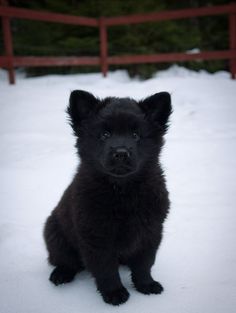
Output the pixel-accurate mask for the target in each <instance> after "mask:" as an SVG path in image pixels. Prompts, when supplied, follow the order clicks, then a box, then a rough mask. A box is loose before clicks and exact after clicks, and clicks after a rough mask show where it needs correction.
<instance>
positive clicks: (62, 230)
mask: <svg viewBox="0 0 236 313" xmlns="http://www.w3.org/2000/svg"><path fill="white" fill-rule="evenodd" d="M67 112H68V114H69V117H70V121H71V126H72V128H73V130H74V133H75V135H76V137H77V144H76V147H77V148H78V154H79V156H80V159H81V163H80V165H79V167H78V170H77V173H76V175H75V177H74V179H73V181H72V183H71V184H70V185H69V187H68V188H67V189H66V190H65V192H64V194H63V196H62V198H61V200H60V202H59V204H58V205H57V207H56V208H55V209H54V210H53V212H52V214H51V215H50V216H49V218H48V219H47V222H46V224H45V229H44V238H45V242H46V246H47V250H48V253H49V262H50V263H51V264H52V265H54V266H55V269H54V270H53V272H52V273H51V276H50V280H51V281H52V282H53V283H54V284H55V285H59V284H62V283H66V282H69V281H71V280H72V279H73V278H74V276H75V275H76V273H78V272H80V271H82V270H83V269H87V270H88V271H90V272H91V273H92V275H93V276H94V278H95V281H96V285H97V289H98V290H99V292H100V293H101V295H102V297H103V299H104V301H105V302H107V303H110V304H113V305H119V304H121V303H123V302H125V301H127V299H128V298H129V293H128V291H127V290H126V288H125V287H124V286H123V285H122V282H121V279H120V276H119V271H118V269H119V264H125V265H127V266H128V267H129V268H130V270H131V278H132V281H133V284H134V286H135V288H136V289H137V290H138V291H140V292H142V293H144V294H159V293H161V292H162V291H163V288H162V286H161V284H160V283H158V282H157V281H155V280H154V279H153V278H152V276H151V267H152V265H153V264H154V261H155V256H156V252H157V249H158V247H159V245H160V242H161V239H162V229H163V222H164V220H165V218H166V216H167V213H168V210H169V199H168V192H167V189H166V185H165V179H164V176H163V171H162V169H161V166H160V164H159V154H160V151H161V148H162V145H163V135H164V134H165V132H166V131H167V127H168V118H169V115H170V114H171V100H170V95H169V94H168V93H167V92H161V93H157V94H155V95H152V96H151V97H148V98H146V99H144V100H142V101H139V102H137V101H135V100H133V99H129V98H106V99H104V100H99V99H97V98H95V97H94V96H93V95H92V94H90V93H88V92H85V91H78V90H77V91H73V92H72V93H71V96H70V103H69V107H68V109H67Z"/></svg>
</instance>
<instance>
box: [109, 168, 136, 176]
mask: <svg viewBox="0 0 236 313" xmlns="http://www.w3.org/2000/svg"><path fill="white" fill-rule="evenodd" d="M106 171H107V174H109V175H111V176H114V177H126V176H129V175H131V174H133V173H134V172H135V171H136V168H134V167H130V166H119V167H117V166H116V167H112V168H106Z"/></svg>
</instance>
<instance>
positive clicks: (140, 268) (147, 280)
mask: <svg viewBox="0 0 236 313" xmlns="http://www.w3.org/2000/svg"><path fill="white" fill-rule="evenodd" d="M156 250H157V248H154V247H152V248H146V249H143V250H142V251H140V252H139V253H137V254H135V256H133V257H131V258H130V260H129V267H130V269H131V278H132V281H133V283H134V286H135V288H136V289H137V290H138V291H139V292H141V293H144V294H159V293H161V292H162V291H163V290H164V289H163V287H162V285H161V284H160V283H159V282H157V281H155V280H154V279H153V278H152V276H151V267H152V265H153V264H154V261H155V256H156Z"/></svg>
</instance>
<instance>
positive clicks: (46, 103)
mask: <svg viewBox="0 0 236 313" xmlns="http://www.w3.org/2000/svg"><path fill="white" fill-rule="evenodd" d="M73 89H85V90H88V91H91V92H93V93H95V94H96V95H97V96H99V97H104V96H110V95H116V96H131V97H134V98H137V99H140V98H143V97H145V96H147V95H150V94H152V93H155V92H159V91H163V90H166V91H169V92H170V93H171V94H172V99H173V107H174V113H173V116H172V126H171V128H170V130H169V134H168V135H167V136H166V139H167V141H166V146H165V149H164V151H163V154H162V163H163V166H164V168H165V169H166V174H167V180H168V187H169V190H170V196H171V201H172V208H171V213H170V215H169V218H168V220H167V222H166V225H165V236H164V240H163V242H162V245H161V248H160V250H159V252H158V255H157V259H156V263H155V266H154V267H153V275H154V277H155V278H156V279H158V280H159V281H160V282H161V283H162V284H163V286H164V287H165V292H164V293H163V294H162V295H158V296H156V295H151V296H145V295H142V294H139V293H138V292H136V291H135V290H134V289H133V288H132V285H131V281H130V277H129V272H128V270H126V269H121V276H122V280H123V282H124V284H125V286H126V287H127V288H128V290H129V291H130V294H131V297H130V299H129V301H128V302H127V303H126V304H124V305H121V306H120V307H112V306H110V305H107V304H105V303H104V302H103V301H102V298H101V297H100V295H99V294H98V293H97V292H96V288H95V286H94V282H93V279H92V278H91V276H90V275H89V274H88V273H81V274H80V275H78V276H77V277H76V279H75V281H73V282H72V283H70V284H68V285H63V286H59V287H55V286H53V285H52V284H51V283H49V281H48V276H49V273H50V271H51V270H52V268H51V267H50V266H49V265H48V264H47V261H46V258H47V254H46V249H45V246H44V242H43V239H42V228H43V224H44V221H45V219H46V217H47V216H48V215H49V213H50V211H51V210H52V209H53V207H54V206H55V205H56V203H57V201H58V200H59V198H60V196H61V193H62V192H63V190H64V188H65V187H66V186H67V184H68V183H69V182H70V179H71V178H72V175H73V173H74V169H75V167H76V164H77V159H76V155H75V149H74V146H73V145H74V138H73V136H72V131H71V129H70V127H69V125H68V124H67V118H66V115H65V112H64V111H65V108H66V105H67V102H68V97H69V93H70V91H72V90H73ZM0 136H1V139H0V140H1V141H0V149H1V153H0V171H1V182H0V200H1V209H0V278H1V279H0V312H1V313H31V312H32V313H42V312H43V313H53V312H57V313H78V312H81V313H87V312H91V313H93V312H96V313H101V312H122V313H123V312H130V313H132V312H135V313H145V312H147V313H154V312H159V313H167V312H168V313H172V312H175V313H199V312H201V313H202V312H207V313H222V312H227V313H233V312H235V308H236V244H235V241H236V206H235V203H236V178H235V177H236V173H235V169H236V81H233V80H231V79H230V77H229V74H228V73H217V74H214V75H210V74H207V73H206V72H200V73H196V72H191V71H188V70H186V69H184V68H179V67H176V66H174V67H172V68H171V69H169V70H167V71H163V72H159V73H158V74H156V75H155V76H154V77H153V78H152V79H149V80H146V81H139V80H138V79H135V80H131V79H129V77H128V75H127V74H126V72H124V71H117V72H114V73H110V74H109V76H108V78H106V79H104V78H103V77H102V76H101V75H100V74H87V75H70V76H46V77H40V78H30V79H26V78H24V76H23V75H22V74H21V75H20V74H19V75H18V77H17V84H16V85H15V86H9V85H8V83H7V78H6V73H5V72H3V71H1V72H0ZM55 186H56V187H55Z"/></svg>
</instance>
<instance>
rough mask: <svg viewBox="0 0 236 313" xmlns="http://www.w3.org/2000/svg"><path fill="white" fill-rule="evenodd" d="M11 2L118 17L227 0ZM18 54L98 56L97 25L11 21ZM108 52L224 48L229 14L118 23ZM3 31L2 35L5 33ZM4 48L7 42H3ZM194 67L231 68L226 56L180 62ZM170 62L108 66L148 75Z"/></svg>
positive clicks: (44, 70)
mask: <svg viewBox="0 0 236 313" xmlns="http://www.w3.org/2000/svg"><path fill="white" fill-rule="evenodd" d="M9 3H10V5H11V6H17V7H22V8H29V9H35V10H46V11H52V12H60V13H65V14H73V15H82V16H89V17H99V16H118V15H129V14H135V13H145V12H147V13H148V12H154V11H162V10H172V9H173V10H175V9H176V10H177V9H181V8H190V7H192V8H193V7H201V6H210V5H220V4H226V3H229V1H225V0H209V1H203V0H183V1H173V0H166V1H164V0H143V1H135V0H114V1H111V0H110V1H109V0H97V1H96V0H35V1H28V0H11V1H9ZM11 25H12V31H13V38H14V39H13V43H14V53H15V55H31V56H43V55H45V56H57V55H58V56H59V55H61V56H62V55H63V56H72V55H76V56H85V55H87V56H97V55H99V33H98V29H96V28H92V27H91V28H90V27H84V26H71V25H64V24H54V23H45V22H38V21H28V20H19V19H18V20H17V19H14V20H12V22H11ZM108 30H109V31H108V37H109V55H122V54H152V53H158V52H160V53H164V52H182V51H187V50H191V49H194V48H198V49H200V50H202V51H203V50H221V49H227V48H228V45H229V44H228V41H229V38H228V37H229V36H228V17H227V16H213V17H202V18H192V19H183V20H176V21H164V22H157V23H145V24H139V25H130V26H129V25H124V26H115V27H110V28H109V29H108ZM1 35H2V34H1ZM0 50H1V51H0V52H1V53H3V43H2V41H1V42H0ZM180 64H181V65H184V66H186V67H188V68H191V69H196V70H198V69H201V68H205V69H207V70H208V71H211V72H214V71H216V70H221V69H226V70H227V69H228V62H227V61H207V62H203V61H198V62H187V63H185V62H182V63H180ZM169 65H170V64H166V63H165V64H141V65H129V66H120V67H117V66H116V67H115V66H113V67H110V69H116V68H127V69H128V70H129V73H130V75H137V74H138V75H140V76H141V77H144V78H146V77H150V76H151V75H152V73H153V72H155V71H157V70H158V69H164V68H166V67H168V66H169ZM96 70H99V69H98V68H97V69H96V68H95V67H71V68H70V67H66V68H65V67H63V68H53V67H52V68H28V69H27V73H28V75H39V74H46V73H75V72H89V71H96Z"/></svg>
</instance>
